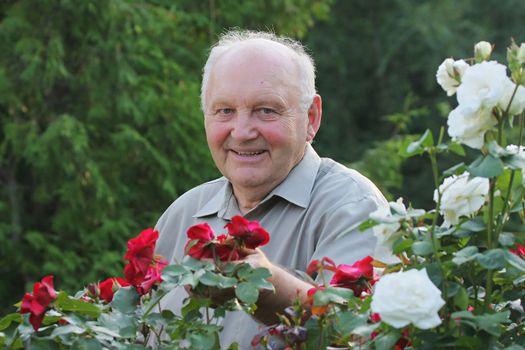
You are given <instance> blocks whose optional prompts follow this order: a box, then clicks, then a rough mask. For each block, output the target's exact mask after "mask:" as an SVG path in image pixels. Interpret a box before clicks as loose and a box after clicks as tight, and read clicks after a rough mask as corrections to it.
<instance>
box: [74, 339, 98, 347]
mask: <svg viewBox="0 0 525 350" xmlns="http://www.w3.org/2000/svg"><path fill="white" fill-rule="evenodd" d="M72 348H73V349H75V350H102V349H103V348H102V344H100V343H99V342H98V341H97V340H96V339H78V340H77V341H76V342H75V343H73V347H72Z"/></svg>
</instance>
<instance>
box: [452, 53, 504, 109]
mask: <svg viewBox="0 0 525 350" xmlns="http://www.w3.org/2000/svg"><path fill="white" fill-rule="evenodd" d="M509 82H510V79H509V77H507V71H506V67H505V66H504V65H502V64H499V63H497V62H495V61H490V62H481V63H479V64H475V65H473V66H470V67H468V68H467V70H466V71H465V74H463V78H462V79H461V85H460V86H459V87H458V90H457V96H458V102H459V104H460V105H461V106H463V107H464V108H467V109H468V110H470V111H471V112H473V111H476V110H479V109H480V108H482V107H483V108H492V107H494V106H496V105H497V104H498V102H499V101H500V100H501V97H502V96H503V93H504V92H505V87H506V86H507V85H508V84H509Z"/></svg>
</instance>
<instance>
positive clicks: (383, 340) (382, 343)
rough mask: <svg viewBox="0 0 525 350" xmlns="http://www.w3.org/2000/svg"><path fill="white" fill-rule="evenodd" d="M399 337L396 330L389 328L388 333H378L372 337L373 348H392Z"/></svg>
mask: <svg viewBox="0 0 525 350" xmlns="http://www.w3.org/2000/svg"><path fill="white" fill-rule="evenodd" d="M400 337H401V333H400V332H399V331H396V330H391V331H389V332H388V333H380V334H379V335H378V336H377V337H375V338H374V344H375V349H377V350H392V349H394V345H396V343H397V341H398V340H399V338H400Z"/></svg>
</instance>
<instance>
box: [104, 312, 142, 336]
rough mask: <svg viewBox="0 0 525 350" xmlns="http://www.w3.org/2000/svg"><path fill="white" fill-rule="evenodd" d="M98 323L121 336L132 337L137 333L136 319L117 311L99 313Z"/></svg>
mask: <svg viewBox="0 0 525 350" xmlns="http://www.w3.org/2000/svg"><path fill="white" fill-rule="evenodd" d="M99 323H100V325H101V326H103V327H106V328H108V329H110V330H112V331H114V332H116V333H118V334H119V335H120V336H121V337H122V338H132V337H134V336H135V335H136V334H137V325H138V321H137V320H136V319H135V317H133V316H131V315H126V314H123V313H121V312H118V311H114V312H111V313H109V314H103V315H101V316H100V317H99Z"/></svg>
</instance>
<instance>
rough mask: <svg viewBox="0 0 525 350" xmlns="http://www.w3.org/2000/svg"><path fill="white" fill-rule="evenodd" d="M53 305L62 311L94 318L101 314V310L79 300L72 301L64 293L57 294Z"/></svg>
mask: <svg viewBox="0 0 525 350" xmlns="http://www.w3.org/2000/svg"><path fill="white" fill-rule="evenodd" d="M55 305H56V306H57V308H58V309H60V310H62V311H71V312H76V313H80V314H84V315H88V316H91V317H94V318H96V317H98V316H99V315H100V313H101V310H100V309H99V308H98V306H96V305H95V304H92V303H89V302H87V301H83V300H79V299H73V298H71V297H70V296H68V295H67V293H65V292H60V293H59V294H58V296H57V299H56V300H55Z"/></svg>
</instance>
